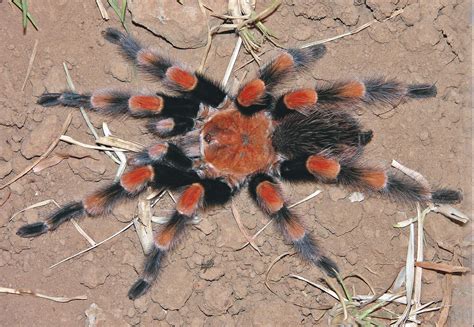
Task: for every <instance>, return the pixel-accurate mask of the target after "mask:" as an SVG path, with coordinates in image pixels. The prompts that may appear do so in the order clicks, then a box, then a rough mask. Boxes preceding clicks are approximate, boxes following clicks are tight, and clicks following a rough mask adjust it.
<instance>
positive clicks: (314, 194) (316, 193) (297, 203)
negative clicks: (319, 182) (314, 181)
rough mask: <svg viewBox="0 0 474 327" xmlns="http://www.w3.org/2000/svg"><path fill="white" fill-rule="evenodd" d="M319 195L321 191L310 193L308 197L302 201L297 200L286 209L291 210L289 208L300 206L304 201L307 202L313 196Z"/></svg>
mask: <svg viewBox="0 0 474 327" xmlns="http://www.w3.org/2000/svg"><path fill="white" fill-rule="evenodd" d="M319 193H321V190H316V191H315V192H313V193H311V194H310V195H308V196H307V197H305V198H304V199H302V200H299V201H298V202H296V203H293V204H292V205H290V206H288V209H291V208H294V207H296V206H297V205H300V204H302V203H304V202H306V201H309V200H311V199H312V198H314V197H315V196H317V195H318V194H319Z"/></svg>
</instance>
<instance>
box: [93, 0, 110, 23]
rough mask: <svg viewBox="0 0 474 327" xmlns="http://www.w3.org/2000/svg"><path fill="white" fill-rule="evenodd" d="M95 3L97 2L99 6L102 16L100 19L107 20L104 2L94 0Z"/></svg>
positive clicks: (107, 15)
mask: <svg viewBox="0 0 474 327" xmlns="http://www.w3.org/2000/svg"><path fill="white" fill-rule="evenodd" d="M95 3H96V4H97V7H99V11H100V15H101V16H102V19H104V20H109V19H110V17H109V14H108V13H107V10H106V9H105V7H104V4H103V3H102V1H101V0H95Z"/></svg>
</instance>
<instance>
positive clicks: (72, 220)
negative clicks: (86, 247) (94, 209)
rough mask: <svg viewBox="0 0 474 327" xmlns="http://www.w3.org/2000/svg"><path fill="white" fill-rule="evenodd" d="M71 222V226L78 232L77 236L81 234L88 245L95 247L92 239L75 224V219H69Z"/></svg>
mask: <svg viewBox="0 0 474 327" xmlns="http://www.w3.org/2000/svg"><path fill="white" fill-rule="evenodd" d="M71 222H72V224H73V225H74V227H76V229H77V231H78V232H79V234H81V235H82V236H83V237H84V238H85V239H86V240H87V242H89V244H90V245H92V246H94V245H96V244H97V243H96V241H94V240H93V239H92V237H90V236H89V235H87V233H86V232H85V231H84V230H83V229H82V227H81V226H79V224H78V223H77V221H76V219H71Z"/></svg>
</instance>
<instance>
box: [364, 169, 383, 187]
mask: <svg viewBox="0 0 474 327" xmlns="http://www.w3.org/2000/svg"><path fill="white" fill-rule="evenodd" d="M361 179H362V181H364V182H365V184H367V185H368V186H369V187H371V188H373V189H375V190H381V189H383V188H384V187H385V186H386V185H387V174H386V173H385V171H383V170H366V171H364V172H363V173H362V176H361Z"/></svg>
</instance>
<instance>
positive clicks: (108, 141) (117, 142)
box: [96, 136, 145, 152]
mask: <svg viewBox="0 0 474 327" xmlns="http://www.w3.org/2000/svg"><path fill="white" fill-rule="evenodd" d="M96 143H97V144H102V145H107V146H110V147H113V148H119V149H123V150H127V151H132V152H140V151H142V150H143V149H144V148H145V146H144V145H142V144H139V143H136V142H131V141H126V140H122V139H121V138H118V137H115V136H104V137H99V138H97V140H96ZM114 151H115V149H114Z"/></svg>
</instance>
